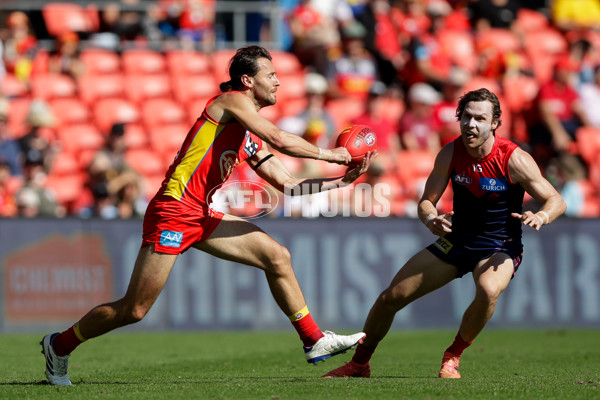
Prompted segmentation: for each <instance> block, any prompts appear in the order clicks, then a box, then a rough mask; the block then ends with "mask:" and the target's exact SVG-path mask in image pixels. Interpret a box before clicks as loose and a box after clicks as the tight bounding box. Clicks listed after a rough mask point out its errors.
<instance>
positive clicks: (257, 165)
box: [252, 154, 273, 171]
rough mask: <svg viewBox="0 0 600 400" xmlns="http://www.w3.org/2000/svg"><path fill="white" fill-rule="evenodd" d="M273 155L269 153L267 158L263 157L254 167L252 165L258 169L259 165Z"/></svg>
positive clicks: (254, 168)
mask: <svg viewBox="0 0 600 400" xmlns="http://www.w3.org/2000/svg"><path fill="white" fill-rule="evenodd" d="M271 157H273V154H269V155H268V156H266V157H265V158H263V159H262V160H260V161H259V162H257V163H256V165H255V166H254V167H252V169H253V170H255V171H256V170H257V169H258V167H260V166H261V165H262V164H263V163H264V162H265V161H267V160H268V159H269V158H271Z"/></svg>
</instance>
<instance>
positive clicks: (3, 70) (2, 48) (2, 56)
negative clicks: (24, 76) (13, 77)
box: [0, 30, 6, 94]
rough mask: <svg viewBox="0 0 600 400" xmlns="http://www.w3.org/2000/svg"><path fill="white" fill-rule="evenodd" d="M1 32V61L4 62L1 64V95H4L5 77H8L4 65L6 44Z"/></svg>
mask: <svg viewBox="0 0 600 400" xmlns="http://www.w3.org/2000/svg"><path fill="white" fill-rule="evenodd" d="M1 32H2V31H1V30H0V60H2V62H0V94H2V92H3V90H1V89H2V87H3V82H4V77H5V76H6V66H5V65H4V43H3V42H2V34H1Z"/></svg>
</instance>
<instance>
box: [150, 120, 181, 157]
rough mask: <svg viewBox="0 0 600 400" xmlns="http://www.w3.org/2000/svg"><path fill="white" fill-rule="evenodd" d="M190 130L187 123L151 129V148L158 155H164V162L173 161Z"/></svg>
mask: <svg viewBox="0 0 600 400" xmlns="http://www.w3.org/2000/svg"><path fill="white" fill-rule="evenodd" d="M190 128H191V126H190V125H189V124H185V123H179V124H167V125H159V126H153V127H152V128H151V129H150V143H151V146H152V148H153V149H154V151H155V152H156V153H162V154H164V157H163V160H169V159H170V161H172V160H173V158H174V157H175V154H177V151H179V149H180V148H181V145H182V144H183V140H184V139H185V137H186V136H187V134H188V132H189V130H190Z"/></svg>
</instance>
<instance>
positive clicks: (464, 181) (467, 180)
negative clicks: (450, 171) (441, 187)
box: [454, 175, 471, 186]
mask: <svg viewBox="0 0 600 400" xmlns="http://www.w3.org/2000/svg"><path fill="white" fill-rule="evenodd" d="M454 182H456V183H458V184H459V185H465V186H466V185H470V184H471V177H470V176H467V175H454Z"/></svg>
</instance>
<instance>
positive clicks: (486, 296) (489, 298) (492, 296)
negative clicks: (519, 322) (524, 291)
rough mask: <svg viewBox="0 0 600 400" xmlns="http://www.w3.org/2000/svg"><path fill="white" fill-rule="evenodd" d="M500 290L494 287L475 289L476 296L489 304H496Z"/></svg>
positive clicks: (484, 286) (483, 286)
mask: <svg viewBox="0 0 600 400" xmlns="http://www.w3.org/2000/svg"><path fill="white" fill-rule="evenodd" d="M500 293H502V288H500V287H499V286H496V285H481V286H478V287H477V296H478V297H479V298H480V300H482V301H485V302H487V303H489V304H496V302H497V301H498V297H499V296H500Z"/></svg>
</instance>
